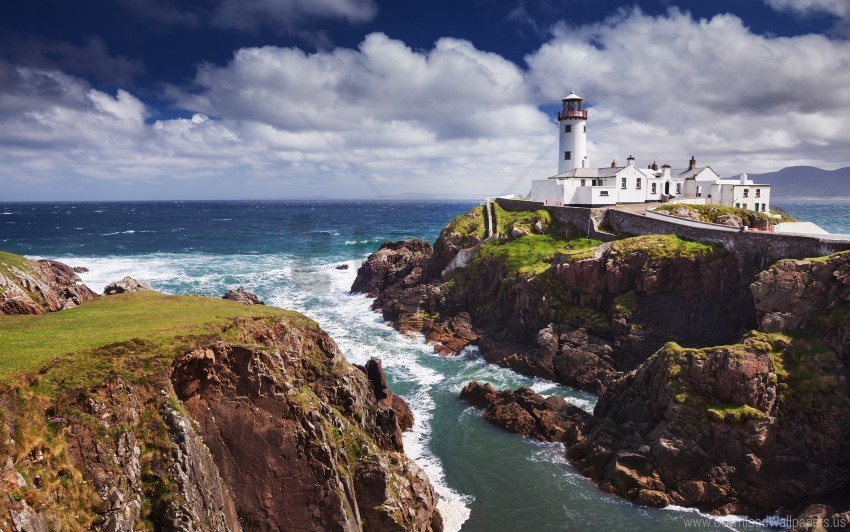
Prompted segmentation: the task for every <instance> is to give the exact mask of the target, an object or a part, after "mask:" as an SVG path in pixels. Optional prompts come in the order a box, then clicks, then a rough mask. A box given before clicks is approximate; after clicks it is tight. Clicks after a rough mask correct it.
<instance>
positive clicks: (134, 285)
mask: <svg viewBox="0 0 850 532" xmlns="http://www.w3.org/2000/svg"><path fill="white" fill-rule="evenodd" d="M150 289H151V286H150V285H149V284H148V283H146V282H144V281H139V280H136V279H133V278H132V277H130V276H127V277H124V278H123V279H121V280H120V281H115V282H114V283H109V284H108V285H106V286H105V287H104V289H103V295H105V296H114V295H117V294H132V293H134V292H141V291H142V290H150Z"/></svg>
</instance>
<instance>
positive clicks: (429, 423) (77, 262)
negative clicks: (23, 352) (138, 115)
mask: <svg viewBox="0 0 850 532" xmlns="http://www.w3.org/2000/svg"><path fill="white" fill-rule="evenodd" d="M476 203H477V202H475V201H350V202H330V201H315V202H308V201H299V202H287V201H233V202H226V201H222V202H204V201H197V202H130V203H0V249H2V250H4V251H9V252H13V253H19V254H23V255H27V256H29V257H38V258H53V259H57V260H61V261H63V262H66V263H68V264H70V265H72V266H84V267H86V268H89V270H90V271H89V272H88V273H84V274H82V277H83V280H84V281H85V282H86V283H87V284H88V285H89V286H90V287H92V288H93V289H95V290H97V291H101V290H102V289H103V287H104V286H105V285H106V284H107V283H109V282H112V281H116V280H118V279H121V278H122V277H124V276H125V275H130V276H133V277H135V278H138V279H142V280H145V281H148V282H149V283H151V285H152V286H153V287H154V288H156V289H157V290H161V291H163V292H167V293H172V294H185V293H199V294H205V295H212V296H220V295H222V294H223V293H224V292H225V291H226V290H227V289H229V288H236V287H239V286H242V287H244V288H246V289H248V290H251V291H253V292H255V293H256V294H257V295H259V296H260V298H262V299H263V300H264V301H266V303H268V304H272V305H276V306H279V307H283V308H288V309H294V310H297V311H300V312H302V313H304V314H306V315H307V316H309V317H311V318H313V319H314V320H316V321H317V322H318V323H319V324H321V326H322V327H323V328H324V329H325V330H326V331H327V332H328V333H330V334H331V335H332V336H333V338H334V339H335V340H336V341H337V343H338V344H339V346H340V347H341V348H342V350H343V351H344V352H345V354H346V357H347V358H348V359H349V360H350V361H351V362H355V363H361V364H362V363H364V362H365V361H366V360H368V359H369V358H370V357H373V356H374V357H379V358H381V359H382V361H383V365H384V368H385V369H386V371H387V374H388V379H389V381H390V386H391V388H392V389H393V391H394V392H396V393H397V394H399V395H401V396H402V397H404V398H405V399H406V400H407V401H408V402H409V403H410V405H411V407H412V409H413V411H414V414H415V417H416V421H415V425H414V428H413V430H412V431H409V432H408V433H406V434H405V439H404V443H405V449H406V451H407V453H408V454H409V455H410V456H411V457H412V458H413V459H414V460H416V462H417V463H419V464H420V465H421V466H423V467H424V468H425V470H426V471H427V472H428V475H429V476H430V478H431V480H432V482H433V483H434V484H435V487H436V489H437V492H438V494H439V496H440V499H441V500H440V508H441V511H442V514H443V516H444V520H445V522H446V530H448V531H457V530H461V529H462V530H464V531H488V532H489V531H501V530H504V531H513V530H516V531H527V530H535V531H544V530H553V531H554V530H587V529H597V530H635V531H641V530H645V531H667V530H669V531H672V530H682V529H684V528H692V529H699V530H728V529H730V528H731V529H742V530H743V529H746V530H759V528H758V527H755V526H753V525H752V523H745V522H744V521H743V520H742V519H741V518H737V517H726V518H718V519H712V518H708V516H705V515H702V514H699V513H698V512H696V511H693V510H687V509H682V508H666V509H648V508H643V507H640V506H637V505H634V504H632V503H630V502H627V501H625V500H622V499H620V498H617V497H613V496H611V495H609V494H606V493H603V492H601V491H600V490H599V489H597V488H596V487H595V486H594V485H593V484H592V483H591V482H589V481H588V480H586V479H585V478H584V477H582V476H581V475H579V474H578V473H577V472H576V471H575V469H574V468H573V467H572V466H571V465H570V464H569V463H568V461H567V460H566V458H565V456H564V450H563V447H562V446H561V445H558V444H546V443H540V442H535V441H532V440H530V439H527V438H522V437H519V436H516V435H513V434H509V433H507V432H505V431H503V430H500V429H498V428H496V427H493V426H492V425H490V424H489V423H486V422H485V421H483V420H482V419H480V417H479V414H480V412H479V411H478V410H477V409H475V408H472V407H469V406H468V405H466V404H465V403H463V402H461V401H460V400H459V399H458V398H457V397H458V394H459V393H460V390H461V388H462V387H463V386H464V385H465V384H466V383H467V382H469V381H471V380H478V381H488V382H491V383H492V384H493V385H494V386H496V387H497V388H506V387H507V388H516V387H519V386H531V387H532V388H534V389H535V390H537V391H538V392H541V393H544V394H547V395H555V394H556V395H560V396H563V397H565V398H566V399H567V400H568V401H570V402H571V403H573V404H575V405H577V406H579V407H581V408H584V409H587V410H592V409H593V406H594V404H595V398H594V396H592V395H591V394H588V393H585V392H581V391H578V390H575V389H572V388H569V387H566V386H560V385H557V384H555V383H552V382H548V381H545V380H542V379H532V378H528V377H524V376H522V375H519V374H517V373H514V372H513V371H510V370H507V369H503V368H497V367H495V366H492V365H489V364H487V363H485V362H484V361H483V360H482V358H481V357H480V355H479V354H478V352H477V351H476V350H475V349H468V350H467V351H465V352H464V353H463V354H462V355H461V356H458V357H454V358H444V357H440V356H437V355H435V354H434V353H433V350H432V349H431V347H430V346H428V345H426V344H425V343H424V341H423V340H422V339H421V338H410V337H406V336H403V335H400V334H398V333H397V332H395V331H394V330H392V329H390V328H389V327H387V326H386V325H385V324H384V323H383V320H382V318H381V316H380V314H378V313H375V312H372V311H371V310H370V308H369V307H370V303H371V301H370V300H369V299H368V298H367V297H365V296H363V295H358V294H354V295H352V294H349V293H348V290H349V288H350V286H351V283H352V281H353V280H354V277H355V275H356V269H357V267H358V266H359V264H360V262H361V261H362V260H363V259H364V258H365V257H366V256H367V255H368V254H369V253H371V252H373V251H375V250H376V249H377V248H378V247H379V246H380V244H381V243H382V242H384V241H388V240H400V239H406V238H412V237H420V238H423V239H426V240H429V241H432V242H433V240H434V239H435V238H436V237H437V235H438V233H439V230H440V229H441V228H442V226H443V225H444V224H445V223H446V222H448V221H449V220H450V219H451V218H453V217H454V216H456V215H458V214H460V213H462V212H464V211H466V210H467V209H469V208H470V207H472V206H473V205H475V204H476ZM776 203H777V206H778V207H780V208H782V209H784V210H785V211H786V212H788V213H789V214H791V215H792V216H796V217H798V218H800V219H803V220H809V221H813V222H815V223H817V224H819V225H821V226H822V227H824V228H826V229H828V230H830V231H833V232H840V233H850V201H848V200H804V201H801V200H794V201H791V200H776ZM341 264H348V265H349V268H348V269H347V270H340V269H337V268H336V266H338V265H341ZM747 525H749V526H747Z"/></svg>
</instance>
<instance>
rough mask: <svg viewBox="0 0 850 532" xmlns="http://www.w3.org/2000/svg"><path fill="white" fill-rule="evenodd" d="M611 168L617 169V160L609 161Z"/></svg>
mask: <svg viewBox="0 0 850 532" xmlns="http://www.w3.org/2000/svg"><path fill="white" fill-rule="evenodd" d="M611 168H617V159H612V160H611Z"/></svg>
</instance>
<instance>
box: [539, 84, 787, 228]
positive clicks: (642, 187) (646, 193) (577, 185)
mask: <svg viewBox="0 0 850 532" xmlns="http://www.w3.org/2000/svg"><path fill="white" fill-rule="evenodd" d="M562 102H563V108H562V109H561V111H559V112H558V128H559V136H560V142H559V150H558V174H557V175H554V176H552V177H549V178H547V179H537V180H534V181H532V182H531V200H532V201H540V202H543V203H545V204H547V205H573V206H583V207H601V206H606V205H616V204H621V203H646V202H661V201H665V202H666V201H676V202H679V203H692V204H717V205H725V206H727V207H738V208H742V209H749V210H754V211H760V212H770V185H760V184H755V183H753V182H752V180H750V179H747V175H746V174H743V175H741V177H740V178H736V179H721V178H720V176H719V175H717V173H716V172H715V171H714V170H712V169H711V167H710V166H697V161H696V159H695V158H694V157H691V160H690V161H689V163H688V166H687V167H685V168H671V167H670V165H669V164H664V165H662V166H661V167H660V169H659V167H658V165H657V164H656V163H655V162H653V163H652V164H650V165H649V167H648V168H638V167H637V166H635V159H634V157H632V156H631V155H630V156H629V157H628V158H627V159H626V165H625V166H618V165H617V163H616V161H613V162H612V163H611V166H608V167H603V168H591V167H590V159H589V157H588V155H587V119H588V113H587V110H585V109H584V108H583V99H582V98H581V97H580V96H579V95H577V94H576V93H575V92H573V93H571V94H570V95H569V96H567V97H566V98H564V99H563V100H562Z"/></svg>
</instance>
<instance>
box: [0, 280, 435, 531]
mask: <svg viewBox="0 0 850 532" xmlns="http://www.w3.org/2000/svg"><path fill="white" fill-rule="evenodd" d="M96 304H97V305H98V307H99V308H100V307H103V308H100V310H99V312H98V313H97V315H98V316H108V312H103V310H104V308H107V307H108V308H109V309H112V310H113V311H115V312H119V313H123V314H122V315H128V316H129V315H131V313H133V314H132V316H133V317H134V318H135V319H141V318H142V317H144V316H147V317H148V319H152V318H151V316H156V315H162V314H163V310H162V309H159V311H158V305H159V306H162V305H165V304H172V305H173V304H179V305H182V307H181V312H188V313H191V314H193V315H199V316H201V315H203V313H204V312H208V311H209V310H210V309H212V311H211V312H210V314H209V315H210V316H214V318H212V319H213V320H214V321H212V322H204V323H205V324H204V325H203V326H202V327H201V328H200V329H198V330H197V331H196V330H195V329H191V328H190V327H187V326H185V325H184V326H183V327H181V328H180V333H179V336H174V332H171V333H170V334H171V335H170V336H163V335H162V333H161V331H158V330H152V331H151V335H150V340H130V341H122V342H119V343H112V344H108V345H104V346H100V347H97V348H95V349H86V350H81V351H79V352H75V353H73V354H72V355H70V356H67V357H58V358H56V359H53V360H52V361H50V362H48V363H47V364H46V365H44V366H42V367H40V368H39V369H37V370H36V371H23V372H20V373H16V374H11V373H7V374H3V375H0V377H2V380H0V402H2V408H0V464H2V467H1V468H0V529H2V530H17V531H24V530H26V531H30V530H34V531H39V532H40V531H42V530H44V531H47V530H59V529H61V530H91V529H95V530H110V531H117V530H137V529H139V528H156V529H162V530H182V531H208V530H221V531H234V530H242V529H244V530H423V531H427V530H441V529H442V521H441V518H440V515H439V513H438V511H437V510H436V503H437V500H436V496H435V494H434V491H433V488H432V486H431V484H430V482H429V481H428V479H427V477H426V476H425V474H424V473H423V472H422V471H421V470H420V469H419V468H418V467H417V466H416V465H415V464H414V463H413V462H412V461H410V460H409V459H408V458H407V457H406V456H405V455H404V452H403V449H402V443H401V442H402V440H401V431H402V430H403V429H405V428H409V427H410V424H411V419H412V418H411V416H410V411H409V409H408V408H407V406H406V404H404V402H403V401H402V400H401V399H400V398H398V397H396V396H393V395H392V394H391V393H390V392H389V390H388V389H386V387H385V380H384V379H383V374H382V372H381V371H380V364H379V363H377V362H376V361H372V362H370V364H368V366H367V367H365V368H357V367H355V366H352V365H351V364H349V363H348V362H346V360H345V359H344V357H343V356H342V354H341V353H340V351H339V349H338V348H337V346H336V344H335V343H334V342H333V340H332V339H331V338H330V337H328V336H327V335H326V334H325V333H324V332H322V331H321V330H320V329H319V328H318V326H316V325H315V324H314V323H313V322H311V321H309V320H307V319H306V318H303V317H301V316H298V315H296V314H294V313H286V312H284V311H280V310H278V309H273V308H267V307H262V306H260V307H246V306H244V305H239V304H236V303H230V302H225V301H221V300H212V299H208V298H189V297H186V298H174V297H169V296H163V295H160V294H155V293H153V292H147V293H139V294H125V295H118V296H112V297H109V298H103V299H101V300H99V301H98V302H97V303H96ZM149 304H150V305H149ZM140 308H141V309H142V310H139V309H140ZM148 308H149V310H148ZM254 309H257V310H254ZM75 312H76V311H74V310H71V311H69V313H68V314H67V315H65V316H66V317H67V319H68V320H73V318H74V316H76V314H74V313H75ZM147 312H151V313H153V314H150V315H149V314H147ZM157 312H158V314H157ZM228 315H232V316H233V317H231V318H228V317H227V316H228ZM48 317H49V316H44V317H41V316H39V317H33V318H32V319H33V320H41V319H46V318H48ZM104 319H108V318H104ZM203 319H204V320H206V319H208V318H206V317H204V318H203ZM104 323H106V322H104ZM6 326H7V325H5V324H4V323H3V322H2V321H0V330H2V329H3V327H6ZM12 326H14V325H12ZM92 326H95V327H97V326H98V324H93V325H92ZM99 333H102V331H99ZM367 373H368V375H367ZM382 383H383V385H382Z"/></svg>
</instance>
